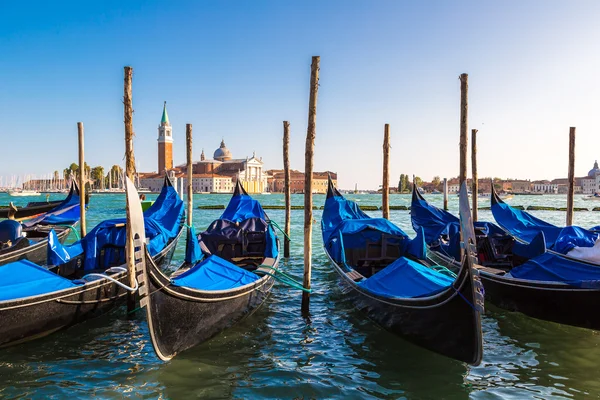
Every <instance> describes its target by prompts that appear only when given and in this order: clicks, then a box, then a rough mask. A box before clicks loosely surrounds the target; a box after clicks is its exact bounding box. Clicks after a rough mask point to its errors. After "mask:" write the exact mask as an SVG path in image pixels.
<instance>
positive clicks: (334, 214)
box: [321, 196, 406, 243]
mask: <svg viewBox="0 0 600 400" xmlns="http://www.w3.org/2000/svg"><path fill="white" fill-rule="evenodd" d="M370 218H371V217H369V216H368V215H367V214H365V213H364V212H363V211H362V210H361V209H360V208H359V207H358V204H356V203H355V202H353V201H349V200H346V199H345V198H344V197H343V196H332V197H329V198H327V200H325V208H324V210H323V217H322V219H321V230H322V233H323V241H324V242H325V243H327V242H328V241H329V237H330V236H331V234H332V233H334V231H335V229H336V228H337V227H338V225H339V224H340V222H342V221H344V220H348V219H370ZM405 235H406V234H405Z"/></svg>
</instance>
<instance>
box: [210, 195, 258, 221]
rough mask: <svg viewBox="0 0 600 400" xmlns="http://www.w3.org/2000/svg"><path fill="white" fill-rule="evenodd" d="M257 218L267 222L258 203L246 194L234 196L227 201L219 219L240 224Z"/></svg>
mask: <svg viewBox="0 0 600 400" xmlns="http://www.w3.org/2000/svg"><path fill="white" fill-rule="evenodd" d="M253 217H258V218H261V219H264V220H265V221H266V220H267V216H266V214H265V211H264V210H263V208H262V207H261V206H260V203H259V202H258V201H256V200H254V199H253V198H252V197H250V196H248V195H247V194H239V195H234V196H232V197H231V200H229V204H228V205H227V208H226V209H225V211H224V212H223V215H221V217H220V218H219V219H226V220H228V221H231V222H242V221H244V220H246V219H248V218H253Z"/></svg>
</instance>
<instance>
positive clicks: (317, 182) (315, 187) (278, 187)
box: [267, 169, 337, 194]
mask: <svg viewBox="0 0 600 400" xmlns="http://www.w3.org/2000/svg"><path fill="white" fill-rule="evenodd" d="M267 173H268V175H269V187H270V188H271V191H272V192H276V193H283V190H284V186H285V173H284V171H283V170H282V169H271V170H269V171H267ZM328 176H331V180H332V181H333V184H334V186H337V174H336V173H335V172H331V171H325V172H313V179H312V193H323V194H325V193H327V179H328ZM304 178H305V175H304V172H300V171H297V170H290V192H292V193H304Z"/></svg>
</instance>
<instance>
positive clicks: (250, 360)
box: [0, 194, 600, 399]
mask: <svg viewBox="0 0 600 400" xmlns="http://www.w3.org/2000/svg"><path fill="white" fill-rule="evenodd" d="M53 197H59V196H57V195H53ZM148 197H149V198H154V197H155V195H150V196H148ZM229 197H230V196H229V195H195V196H194V205H195V206H198V205H201V204H205V205H206V204H226V203H227V202H228V200H229ZM255 197H256V198H257V199H258V200H259V201H261V203H262V204H274V205H282V204H283V196H282V195H278V194H273V195H268V196H267V195H258V196H255ZM347 197H348V198H350V199H353V200H357V201H358V203H359V204H365V205H380V202H381V196H378V195H348V196H347ZM426 198H427V200H428V201H430V202H431V203H433V204H435V205H441V201H442V197H441V196H435V195H426ZM8 199H9V198H8V196H6V195H5V194H0V204H4V203H6V202H7V201H8ZM390 200H391V204H392V205H409V204H410V196H408V195H391V196H390ZM565 200H566V197H565V196H558V195H544V196H515V197H514V198H513V199H511V200H508V202H509V203H510V204H512V205H531V204H537V205H545V206H554V207H562V206H564V205H565ZM21 201H23V202H25V201H27V199H23V200H21ZM324 201H325V196H323V195H315V198H314V202H315V205H318V206H320V205H322V204H324ZM292 202H293V204H297V205H301V204H302V203H303V197H302V196H300V195H294V196H292ZM485 202H486V200H484V199H481V200H480V204H481V205H482V206H484V205H486V204H484V203H485ZM587 203H589V202H584V201H582V200H581V199H580V198H579V196H578V197H576V203H575V206H576V207H579V206H582V207H591V206H592V205H589V204H587ZM124 207H125V200H124V196H123V195H96V196H93V197H92V201H91V205H90V209H89V212H88V224H89V228H88V229H91V227H93V226H94V225H95V224H96V223H98V222H100V221H101V220H104V219H106V218H112V217H119V216H123V215H124ZM457 207H458V198H457V197H456V196H450V211H452V212H454V213H456V211H457ZM267 213H268V214H269V216H270V217H271V218H272V219H273V220H275V221H276V222H277V223H278V224H279V225H281V226H283V222H284V221H283V219H284V213H283V211H282V210H267ZM533 213H534V214H535V215H536V216H539V217H542V218H544V219H545V220H547V221H549V222H553V223H556V224H559V225H562V224H563V222H564V218H565V214H564V212H553V211H540V212H533ZM220 214H221V211H219V210H197V209H196V210H195V211H194V218H193V219H194V226H195V227H196V230H197V231H201V230H203V229H205V228H206V227H207V226H208V224H209V223H210V222H211V221H212V220H213V219H215V218H217V217H218V216H219V215H220ZM368 214H370V215H372V216H380V212H369V213H368ZM314 218H315V219H316V221H317V224H315V226H314V235H313V252H314V259H313V274H312V275H313V289H315V293H314V294H313V295H312V296H311V304H310V305H311V317H310V318H309V319H304V318H302V316H301V315H300V293H299V292H298V291H297V290H294V289H290V288H288V287H286V286H283V285H281V284H279V283H277V284H276V285H275V287H274V289H273V292H272V294H271V296H270V297H269V299H268V300H267V302H266V304H265V305H264V307H263V308H261V309H260V310H259V311H258V312H256V313H255V314H254V315H252V316H251V317H249V318H248V319H246V320H245V321H243V322H242V323H241V324H239V325H237V326H235V327H233V328H232V329H229V330H227V331H225V332H223V333H222V334H220V335H218V336H217V337H215V338H213V339H212V340H209V341H208V342H206V343H204V344H202V345H200V346H197V347H195V348H193V349H192V350H189V351H186V352H184V353H182V354H180V355H178V356H177V357H176V358H175V359H174V360H172V361H171V362H168V363H164V362H161V361H159V360H158V359H157V358H156V357H155V355H154V353H153V350H152V345H151V344H150V339H149V335H148V329H147V327H146V323H145V315H144V313H137V314H136V315H135V317H134V318H133V319H129V320H128V319H126V318H125V310H124V308H122V309H120V310H117V311H115V312H113V313H112V314H111V315H110V316H106V317H101V318H98V319H95V320H92V321H88V322H86V323H83V324H81V325H78V326H75V327H72V328H70V329H68V330H65V331H62V332H59V333H57V334H54V335H52V336H50V337H47V338H44V339H40V340H37V341H34V342H31V343H28V344H24V345H21V346H17V347H11V348H7V349H1V350H0V397H2V398H7V399H12V398H32V397H33V398H66V397H69V398H89V397H92V396H96V397H98V398H121V397H131V398H142V397H143V398H172V399H179V398H192V397H201V398H224V399H225V398H239V399H248V398H288V399H289V398H306V399H308V398H319V399H324V398H343V399H392V398H394V399H395V398H410V399H440V398H444V399H464V398H467V397H472V398H476V399H479V398H481V399H490V398H519V399H522V398H537V399H539V398H544V399H546V398H583V397H592V398H595V397H598V396H599V395H600V381H599V380H598V372H599V371H600V361H599V360H600V337H599V336H598V333H597V332H594V331H591V330H586V329H580V328H572V327H568V326H563V325H558V324H554V323H550V322H544V321H538V320H534V319H531V318H528V317H525V316H523V315H521V314H516V313H509V312H505V311H502V310H499V309H495V308H492V307H491V306H488V305H486V308H487V309H486V314H485V316H484V318H483V329H484V357H483V362H482V364H481V365H480V366H478V367H469V366H467V365H465V364H462V363H460V362H456V361H453V360H449V359H447V358H445V357H442V356H438V355H436V354H433V353H430V352H428V351H426V350H423V349H421V348H418V347H416V346H413V345H411V344H409V343H407V342H405V341H404V340H402V339H400V338H398V337H396V336H395V335H393V334H391V333H388V332H386V331H384V330H382V329H380V328H379V327H377V326H376V325H375V324H373V323H372V322H371V321H369V320H367V319H365V317H364V316H363V314H362V313H360V312H358V311H356V310H354V309H353V307H352V305H351V304H350V303H349V302H347V301H345V300H344V297H343V296H342V295H341V293H340V292H339V290H338V287H337V277H336V274H335V273H334V272H333V271H332V269H331V267H330V265H329V263H328V260H327V257H326V256H325V254H324V252H323V250H322V247H321V234H320V227H319V222H320V218H321V211H320V210H315V212H314ZM491 218H492V216H491V214H490V212H489V211H485V210H482V211H480V219H481V220H493V219H491ZM574 218H575V223H577V224H579V225H582V226H588V227H589V226H593V225H598V223H599V220H600V212H591V211H590V212H576V213H575V214H574ZM302 220H303V212H302V211H301V210H293V211H292V235H291V237H292V240H293V242H292V247H291V250H292V254H291V258H290V260H289V261H287V262H284V263H283V265H282V268H283V269H284V270H286V271H290V272H291V274H292V275H294V276H296V277H297V278H299V279H300V277H301V276H302V268H303V263H302ZM391 220H392V221H393V222H394V223H396V224H398V225H399V226H400V227H401V228H402V229H403V230H404V231H405V232H407V233H408V234H409V235H411V236H413V235H414V231H413V230H412V228H411V226H410V217H409V214H408V211H391ZM71 239H73V237H71ZM183 250H184V243H180V245H179V247H178V251H177V253H176V256H175V259H174V260H173V264H174V265H176V264H178V263H179V262H180V261H181V260H182V258H183ZM590 311H593V310H590Z"/></svg>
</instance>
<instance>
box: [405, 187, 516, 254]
mask: <svg viewBox="0 0 600 400" xmlns="http://www.w3.org/2000/svg"><path fill="white" fill-rule="evenodd" d="M410 217H411V222H412V226H413V229H414V230H415V231H416V232H418V231H419V229H423V231H424V233H425V241H426V242H427V244H428V245H430V246H432V247H436V246H439V247H438V249H436V250H439V251H440V252H442V253H444V254H446V255H448V256H450V257H452V258H454V259H455V260H460V221H459V219H458V218H457V217H455V216H454V215H452V214H450V213H449V212H448V211H445V210H442V209H440V208H437V207H435V206H433V205H431V204H429V203H428V202H427V201H426V200H424V199H422V198H421V199H419V198H417V197H416V196H413V200H412V203H411V206H410ZM473 225H474V227H475V229H476V230H478V231H480V232H482V233H483V234H485V235H492V234H498V235H504V232H503V231H502V229H500V227H498V226H496V225H494V224H492V223H490V222H483V221H476V222H474V223H473ZM442 236H444V237H445V240H440V238H441V237H442Z"/></svg>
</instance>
